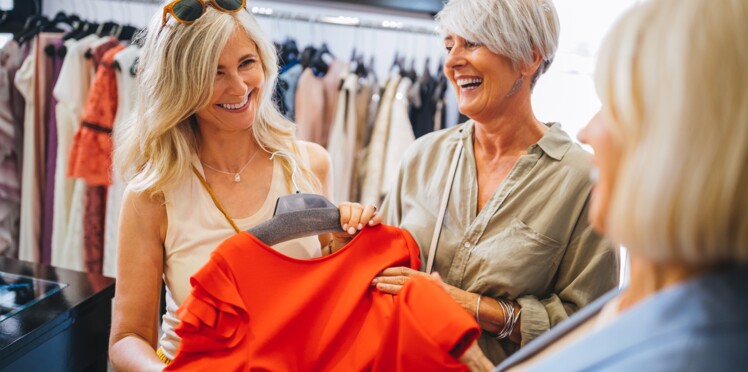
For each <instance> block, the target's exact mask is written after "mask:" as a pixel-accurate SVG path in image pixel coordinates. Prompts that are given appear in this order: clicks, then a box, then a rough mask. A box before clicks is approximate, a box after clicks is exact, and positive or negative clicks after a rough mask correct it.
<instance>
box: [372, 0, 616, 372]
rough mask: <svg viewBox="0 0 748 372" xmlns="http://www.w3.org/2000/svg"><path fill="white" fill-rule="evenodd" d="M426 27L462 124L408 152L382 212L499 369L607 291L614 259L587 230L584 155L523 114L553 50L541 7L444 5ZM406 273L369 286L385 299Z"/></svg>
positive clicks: (523, 1) (477, 2)
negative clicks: (413, 246)
mask: <svg viewBox="0 0 748 372" xmlns="http://www.w3.org/2000/svg"><path fill="white" fill-rule="evenodd" d="M437 21H438V23H439V24H440V26H441V29H442V33H443V36H444V45H445V47H446V49H447V53H448V55H447V58H446V60H445V63H444V71H445V74H446V75H447V77H448V78H449V80H450V81H451V83H452V84H453V85H454V87H455V90H456V91H457V99H458V103H459V109H460V111H461V112H462V113H464V114H465V115H467V116H468V117H469V118H470V119H471V120H469V121H468V122H466V123H464V124H462V125H460V126H457V127H455V128H451V129H447V130H444V131H440V132H437V133H433V134H431V135H428V136H424V137H423V138H421V139H419V140H418V141H417V142H416V144H414V145H413V147H412V148H411V149H410V150H409V153H408V154H407V155H406V157H405V158H404V160H403V163H402V165H401V169H400V173H399V175H398V177H397V180H396V185H394V187H393V188H392V191H391V192H390V194H389V195H388V196H387V198H386V200H385V202H384V206H383V212H382V213H383V217H384V221H385V223H388V224H392V225H396V226H399V227H402V228H404V229H406V230H408V231H409V232H410V233H411V234H412V235H413V237H414V238H415V239H416V241H417V242H418V244H419V246H420V247H421V253H422V257H423V260H424V263H425V265H424V266H423V267H422V270H423V269H425V270H426V271H436V272H438V273H439V274H440V275H441V277H442V278H443V279H444V281H445V282H446V283H447V285H448V286H447V288H448V291H449V292H450V294H451V295H452V297H453V298H454V299H455V300H457V302H459V303H460V304H461V305H462V306H463V307H464V308H465V310H466V311H469V312H470V313H471V314H474V315H475V318H476V320H478V322H479V324H480V326H481V328H483V330H484V332H483V335H482V336H481V338H480V340H479V345H480V346H481V349H482V350H483V352H484V353H485V354H486V355H487V356H488V357H489V359H490V360H491V361H492V362H493V363H498V362H500V361H502V360H503V359H505V358H506V357H507V355H509V354H511V353H513V352H514V351H516V350H517V349H518V348H519V347H520V346H522V345H525V344H526V343H528V342H529V341H532V340H533V339H534V338H536V337H537V336H538V335H540V334H541V333H543V332H546V331H547V330H548V329H549V328H550V327H552V326H554V325H556V324H557V323H559V322H560V321H562V320H564V319H566V318H567V317H568V316H569V315H570V314H572V313H573V312H575V311H577V310H578V309H579V308H581V307H582V306H585V305H586V304H588V303H589V302H591V301H592V300H594V299H596V298H597V297H599V296H600V295H602V294H604V293H605V292H607V291H608V290H610V289H612V288H614V287H615V286H616V285H617V283H618V258H617V254H616V252H615V250H614V249H612V246H611V244H609V243H607V242H606V241H604V240H603V239H602V238H601V237H600V236H599V235H597V234H596V233H595V232H594V231H593V230H592V228H591V227H590V225H589V222H588V220H587V213H588V208H589V198H590V191H591V189H592V182H591V181H590V179H589V172H590V168H591V164H590V160H589V154H587V153H586V152H585V151H584V150H582V148H581V147H580V146H579V145H577V144H575V143H573V142H572V140H571V138H570V137H569V136H568V135H567V134H566V133H565V132H564V131H563V130H562V129H561V126H560V125H559V124H557V123H548V124H546V123H542V122H540V121H539V120H538V119H537V118H536V117H535V115H534V113H533V110H532V104H531V100H530V96H531V93H532V88H533V86H534V84H535V82H536V81H537V79H538V77H539V76H540V75H542V74H543V73H544V72H545V71H546V70H547V69H548V67H549V66H550V64H551V62H552V60H553V57H554V55H555V51H556V47H557V44H558V34H559V23H558V16H557V14H556V11H555V9H554V7H553V4H552V3H551V1H550V0H451V1H450V2H449V3H447V4H446V6H445V7H444V9H443V10H442V11H441V12H440V13H439V14H438V15H437ZM430 261H433V262H430ZM415 275H426V274H424V273H422V272H418V271H413V270H409V269H407V268H390V269H387V270H385V271H384V272H382V274H381V275H380V276H379V277H377V278H376V279H375V280H374V282H373V285H376V286H377V288H378V289H380V290H382V291H385V292H388V293H397V292H398V291H399V290H400V288H401V286H402V284H403V283H405V282H406V281H407V279H408V278H409V277H411V276H415Z"/></svg>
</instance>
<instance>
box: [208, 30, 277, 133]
mask: <svg viewBox="0 0 748 372" xmlns="http://www.w3.org/2000/svg"><path fill="white" fill-rule="evenodd" d="M264 84H265V73H264V71H263V68H262V63H261V61H260V55H259V53H258V51H257V46H256V45H255V43H254V42H253V41H252V40H251V39H250V38H249V36H247V34H246V32H244V30H242V29H240V28H237V30H236V31H235V32H234V33H233V34H232V36H231V38H230V39H229V40H228V42H227V43H226V46H225V47H224V49H223V52H221V56H220V58H219V60H218V72H217V73H216V77H215V81H214V83H213V96H212V97H211V99H210V104H209V105H207V106H206V107H203V108H202V109H200V110H199V111H197V112H196V113H195V116H196V117H197V119H198V123H208V124H211V125H213V126H216V127H217V129H219V130H228V131H232V130H246V129H248V128H249V127H251V126H252V123H253V122H254V120H255V116H256V115H257V108H258V106H259V102H260V97H261V96H262V93H261V92H262V88H263V86H264Z"/></svg>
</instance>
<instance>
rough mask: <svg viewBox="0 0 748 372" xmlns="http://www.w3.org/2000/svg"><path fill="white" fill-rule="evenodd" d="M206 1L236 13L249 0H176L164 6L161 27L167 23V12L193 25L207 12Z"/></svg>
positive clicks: (225, 11)
mask: <svg viewBox="0 0 748 372" xmlns="http://www.w3.org/2000/svg"><path fill="white" fill-rule="evenodd" d="M206 2H210V3H211V4H212V5H213V7H214V8H216V9H217V10H220V11H222V12H224V13H236V12H238V11H239V10H241V9H242V8H244V6H245V5H247V0H209V1H208V0H174V1H173V2H171V3H170V4H169V5H167V6H165V7H164V21H163V23H162V25H161V27H163V26H165V25H166V15H167V14H171V16H172V17H174V19H176V20H177V21H178V22H179V23H182V24H185V25H191V24H192V23H194V22H195V21H196V20H197V19H198V18H200V17H201V16H202V15H203V13H205V7H206Z"/></svg>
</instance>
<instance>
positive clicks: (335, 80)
mask: <svg viewBox="0 0 748 372" xmlns="http://www.w3.org/2000/svg"><path fill="white" fill-rule="evenodd" d="M347 73H348V64H346V63H345V62H342V61H338V60H333V61H332V63H330V64H329V65H328V69H327V73H325V75H324V76H323V77H321V78H319V77H317V76H315V74H314V71H313V69H311V68H307V69H305V70H304V72H302V74H301V77H300V78H299V83H298V88H297V91H296V104H295V105H296V125H297V128H298V129H297V132H296V135H297V137H298V138H299V139H301V140H304V141H310V142H314V143H317V144H319V145H321V146H322V147H327V141H328V138H329V136H330V127H332V122H333V119H334V117H335V107H336V106H337V103H338V94H339V89H340V80H341V78H342V77H344V76H345V75H346V74H347Z"/></svg>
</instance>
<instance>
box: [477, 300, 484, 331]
mask: <svg viewBox="0 0 748 372" xmlns="http://www.w3.org/2000/svg"><path fill="white" fill-rule="evenodd" d="M481 297H483V296H481V295H478V302H476V303H475V322H476V323H478V326H479V327H480V299H481Z"/></svg>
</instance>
